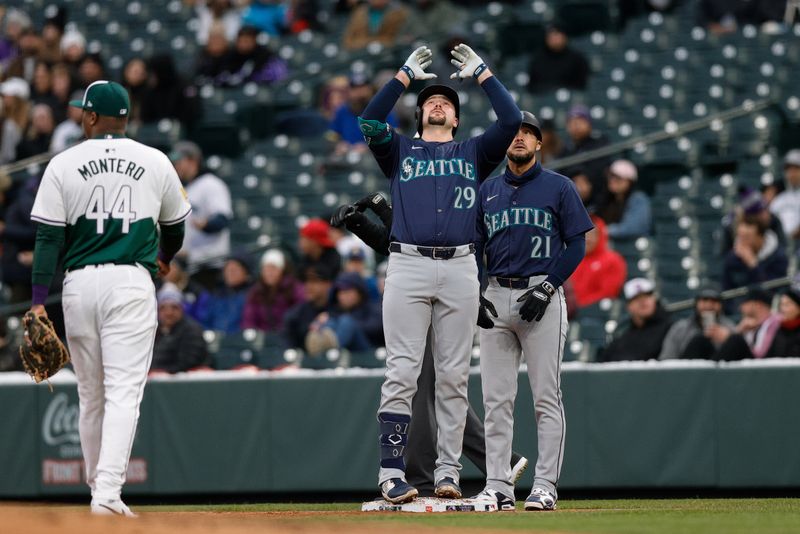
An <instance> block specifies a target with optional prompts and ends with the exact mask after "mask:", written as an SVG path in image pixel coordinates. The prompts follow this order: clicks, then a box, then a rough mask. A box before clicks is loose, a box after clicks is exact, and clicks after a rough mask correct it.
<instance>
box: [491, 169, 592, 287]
mask: <svg viewBox="0 0 800 534" xmlns="http://www.w3.org/2000/svg"><path fill="white" fill-rule="evenodd" d="M520 178H521V180H522V183H519V182H520ZM513 181H516V183H518V184H519V186H518V187H515V186H514V185H513V184H512V182H513ZM593 226H594V225H593V224H592V221H591V219H590V218H589V214H588V213H587V212H586V208H584V207H583V203H582V202H581V198H580V196H579V195H578V191H577V189H575V184H573V183H572V180H570V179H569V178H567V177H566V176H562V175H560V174H558V173H556V172H553V171H551V170H548V169H543V168H542V166H541V165H540V164H539V163H538V162H537V163H536V165H534V166H533V167H532V168H531V169H530V170H529V171H528V172H527V173H525V174H524V175H523V176H522V177H519V178H517V177H516V176H514V175H513V174H512V173H511V172H510V171H509V170H508V168H506V172H505V173H504V174H502V175H500V176H495V177H493V178H490V179H488V180H486V182H484V184H483V186H481V188H480V192H479V195H478V221H477V236H476V240H477V241H480V242H481V243H482V244H483V248H484V250H485V252H486V258H487V266H486V272H487V273H488V274H489V275H490V276H502V277H509V278H514V277H525V276H533V275H534V274H550V273H552V272H553V271H554V269H555V267H556V264H557V263H558V258H559V256H560V255H561V250H562V249H563V248H564V242H565V241H568V240H569V239H570V238H572V237H575V236H577V235H579V234H583V233H585V232H588V231H589V230H591V229H592V228H593Z"/></svg>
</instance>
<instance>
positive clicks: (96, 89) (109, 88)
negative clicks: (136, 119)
mask: <svg viewBox="0 0 800 534" xmlns="http://www.w3.org/2000/svg"><path fill="white" fill-rule="evenodd" d="M69 105H70V106H75V107H76V108H81V109H83V110H85V111H93V112H95V113H97V114H98V115H105V116H108V117H127V116H128V112H129V111H130V109H131V101H130V99H129V98H128V91H126V90H125V88H124V87H122V86H121V85H120V84H118V83H117V82H109V81H108V80H99V81H96V82H94V83H92V84H91V85H89V87H87V88H86V92H85V93H83V100H71V101H70V103H69Z"/></svg>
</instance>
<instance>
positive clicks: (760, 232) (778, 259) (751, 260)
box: [722, 217, 789, 313]
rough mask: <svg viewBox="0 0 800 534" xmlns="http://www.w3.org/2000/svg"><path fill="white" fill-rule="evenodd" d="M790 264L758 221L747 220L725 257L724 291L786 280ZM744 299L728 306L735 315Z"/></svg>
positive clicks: (739, 229) (728, 303) (740, 224)
mask: <svg viewBox="0 0 800 534" xmlns="http://www.w3.org/2000/svg"><path fill="white" fill-rule="evenodd" d="M788 266H789V261H788V259H787V257H786V252H785V251H784V249H783V247H782V246H781V245H780V243H778V238H777V237H776V236H775V234H774V233H773V232H770V231H767V229H766V227H765V226H764V224H763V223H762V222H761V221H760V220H759V219H757V218H753V217H745V218H744V219H742V220H740V221H739V222H738V223H737V225H736V239H735V240H734V243H733V249H732V250H731V251H730V252H728V254H727V256H725V263H724V267H723V272H722V288H723V289H732V288H735V287H742V286H751V285H754V284H758V283H760V282H765V281H767V280H772V279H775V278H780V277H782V276H786V270H787V269H788ZM740 302H742V301H741V299H732V300H729V301H728V302H727V303H726V310H727V311H728V313H732V312H733V311H734V310H735V309H736V306H738V305H739V303H740Z"/></svg>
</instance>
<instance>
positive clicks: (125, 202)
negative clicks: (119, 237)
mask: <svg viewBox="0 0 800 534" xmlns="http://www.w3.org/2000/svg"><path fill="white" fill-rule="evenodd" d="M105 198H106V195H105V190H104V189H103V186H100V185H98V186H95V188H94V189H93V190H92V195H91V196H90V197H89V206H88V207H87V208H86V214H85V217H86V218H87V219H89V220H93V221H95V222H96V223H97V233H98V234H102V233H103V231H104V230H105V221H106V219H108V218H109V217H111V218H112V219H119V220H121V221H122V233H123V234H127V233H128V232H129V231H130V228H131V221H133V220H135V219H136V212H133V211H131V186H129V185H123V186H122V187H121V188H120V189H119V193H117V198H115V199H114V202H112V203H111V209H110V210H108V211H106V206H105Z"/></svg>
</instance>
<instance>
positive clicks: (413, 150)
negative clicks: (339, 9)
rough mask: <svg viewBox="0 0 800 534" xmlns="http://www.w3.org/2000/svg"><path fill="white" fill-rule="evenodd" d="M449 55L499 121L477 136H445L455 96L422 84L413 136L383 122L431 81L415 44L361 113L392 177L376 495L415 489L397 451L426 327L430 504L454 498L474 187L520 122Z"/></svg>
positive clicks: (471, 65)
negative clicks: (412, 89)
mask: <svg viewBox="0 0 800 534" xmlns="http://www.w3.org/2000/svg"><path fill="white" fill-rule="evenodd" d="M451 54H452V56H453V60H452V63H453V64H454V65H456V67H458V69H459V70H458V72H456V73H454V74H453V75H452V76H451V78H454V79H455V78H458V79H467V78H475V79H476V80H477V82H478V83H479V84H480V85H481V87H482V88H483V89H484V91H485V92H486V94H487V96H488V97H489V101H490V102H491V104H492V107H493V108H494V111H495V113H496V115H497V117H498V119H497V122H495V123H494V124H492V125H491V126H490V127H489V128H488V129H487V130H486V132H485V133H483V134H482V135H479V136H477V137H473V138H471V139H467V140H466V141H462V142H456V141H454V140H453V136H454V135H455V133H456V130H457V129H458V126H459V101H458V94H457V93H456V92H455V91H454V90H453V89H451V88H450V87H447V86H443V85H431V86H428V87H426V88H425V89H423V90H422V92H421V93H420V94H419V97H418V99H417V133H418V134H419V138H415V139H411V138H409V137H406V136H403V135H399V134H398V133H397V132H395V131H394V130H393V129H392V128H391V127H390V126H389V125H388V124H387V123H386V117H387V116H388V114H389V112H390V111H391V110H392V108H393V107H394V105H395V103H396V102H397V99H398V98H400V95H401V94H402V93H403V91H404V90H405V89H406V88H407V87H408V86H409V85H410V83H411V81H412V80H414V79H417V80H427V79H430V78H434V77H436V75H435V74H430V73H426V72H425V69H426V68H427V67H428V66H430V64H431V58H432V52H431V51H430V49H428V48H427V47H424V46H423V47H420V48H418V49H416V50H415V51H414V52H413V53H412V54H411V55H410V56H409V58H408V60H407V61H406V63H405V64H404V65H403V66H402V68H401V69H400V70H399V71H398V73H397V75H396V76H395V77H394V78H393V79H392V80H390V81H389V82H388V83H387V84H386V85H385V86H384V87H383V88H382V89H381V90H380V91H379V92H378V94H377V95H375V97H374V98H373V99H372V101H370V103H369V105H368V106H367V108H366V109H365V110H364V114H363V116H361V117H359V125H360V127H361V131H362V133H363V134H364V137H365V139H366V140H367V143H368V145H369V148H370V150H371V151H372V154H373V155H374V156H375V159H376V160H377V162H378V165H379V166H380V168H381V170H382V171H383V173H384V174H385V175H386V177H387V178H389V185H390V190H391V194H392V204H393V213H392V242H391V244H390V245H389V250H390V251H391V253H390V255H389V265H388V269H387V273H386V289H385V293H384V300H383V324H384V333H385V337H386V351H387V358H386V366H387V370H386V377H385V380H384V383H383V387H382V388H381V403H380V408H379V409H378V421H379V423H380V450H381V461H380V471H379V474H378V483H379V484H380V488H381V494H382V496H383V497H384V498H385V499H386V500H387V501H389V502H392V503H395V504H397V503H404V502H408V501H411V500H413V499H414V498H415V497H416V496H417V493H418V492H417V490H416V488H414V487H412V486H411V485H410V484H408V482H406V480H405V463H404V461H403V450H404V448H405V446H406V445H407V443H408V427H409V423H410V421H411V401H412V398H413V397H414V393H415V391H416V388H417V378H418V376H419V374H420V368H421V366H422V361H423V355H424V352H425V342H426V338H427V335H428V329H429V327H432V331H433V336H432V345H433V357H434V368H435V371H436V420H437V425H438V439H437V449H438V451H437V452H438V458H437V460H436V469H435V472H434V478H435V480H436V484H435V490H434V491H435V493H436V495H437V496H439V497H450V498H460V497H461V488H460V486H459V470H460V469H461V465H460V463H459V458H460V456H461V447H462V438H463V433H464V422H465V419H466V414H467V405H468V401H467V379H468V375H469V360H470V349H471V344H472V336H471V335H470V332H472V328H473V325H475V322H476V321H477V306H476V303H477V302H478V297H479V284H478V278H477V274H478V273H477V265H476V262H475V256H474V251H475V248H474V243H473V240H474V233H475V232H474V230H475V222H474V221H475V217H476V207H477V197H478V194H477V191H478V187H479V186H480V184H481V182H482V181H483V180H484V179H485V178H487V177H488V176H489V174H490V173H491V172H492V171H493V170H494V169H495V167H497V165H498V164H499V163H500V162H501V161H502V159H503V156H504V155H505V151H506V148H507V147H508V144H509V143H510V142H511V140H512V139H513V138H514V135H515V134H516V132H517V129H518V128H519V124H520V120H521V118H520V111H519V108H517V106H516V104H515V103H514V100H513V99H512V98H511V95H510V94H509V93H508V91H507V90H506V89H505V88H504V87H503V85H502V84H501V83H500V82H499V81H498V80H497V78H495V77H494V75H493V74H492V73H491V71H490V70H489V69H488V68H487V67H486V64H485V63H484V62H483V60H482V59H481V58H480V57H478V55H477V54H475V52H474V51H473V50H472V49H471V48H469V47H468V46H467V45H464V44H461V45H458V46H456V48H455V49H453V50H452V52H451ZM509 461H510V460H509Z"/></svg>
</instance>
